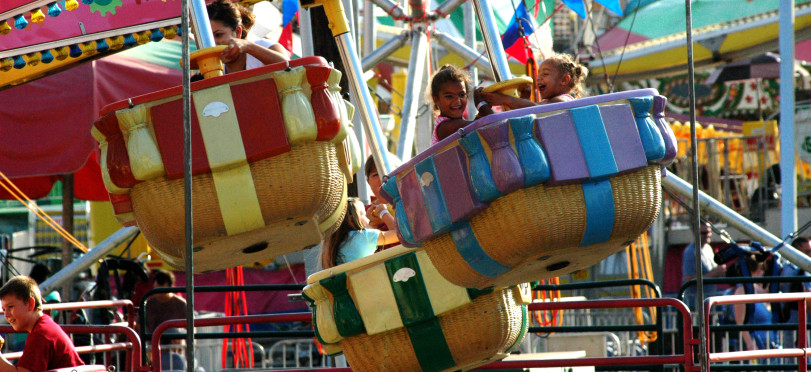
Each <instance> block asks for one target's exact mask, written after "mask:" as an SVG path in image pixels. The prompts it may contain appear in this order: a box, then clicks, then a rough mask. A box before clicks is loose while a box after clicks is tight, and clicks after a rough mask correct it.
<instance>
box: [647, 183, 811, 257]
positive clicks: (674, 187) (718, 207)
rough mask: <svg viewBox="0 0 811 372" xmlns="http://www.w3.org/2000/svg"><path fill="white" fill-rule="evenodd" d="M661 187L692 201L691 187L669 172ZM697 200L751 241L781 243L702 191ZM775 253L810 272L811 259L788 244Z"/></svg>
mask: <svg viewBox="0 0 811 372" xmlns="http://www.w3.org/2000/svg"><path fill="white" fill-rule="evenodd" d="M662 186H663V187H666V188H667V189H668V190H671V191H673V192H675V193H677V194H679V195H680V196H682V197H684V198H687V199H690V200H693V187H692V186H691V185H690V184H689V183H687V182H686V181H684V180H683V179H681V178H679V176H677V175H675V174H673V173H671V172H670V171H668V172H667V177H664V178H662ZM698 200H699V203H700V204H701V207H702V208H703V209H704V210H706V211H707V212H708V213H710V214H712V215H714V216H716V217H718V218H719V219H721V221H724V222H726V223H727V224H729V226H732V227H734V228H736V229H738V230H739V231H741V232H742V233H744V234H746V235H747V236H749V237H750V238H752V240H756V241H760V242H761V243H763V245H766V246H772V247H776V246H777V245H778V244H780V243H782V239H780V238H778V237H777V236H774V235H772V233H770V232H768V231H766V229H764V228H762V227H761V226H760V225H758V224H756V223H754V222H752V221H749V220H748V219H747V218H746V217H743V216H741V215H740V214H738V213H737V212H735V211H733V210H732V209H729V207H727V206H726V205H724V204H723V203H721V202H719V201H718V200H715V199H713V198H712V197H711V196H709V195H707V194H706V193H704V192H703V191H699V192H698ZM777 252H778V253H780V255H781V256H783V258H785V259H786V260H788V261H789V262H791V263H793V264H795V265H797V266H799V267H800V268H802V269H803V270H805V271H807V272H811V257H808V256H806V255H805V254H803V253H802V252H800V251H798V250H797V249H796V248H794V247H792V246H791V245H790V244H785V245H783V246H782V247H781V248H780V249H779V250H778V251H777Z"/></svg>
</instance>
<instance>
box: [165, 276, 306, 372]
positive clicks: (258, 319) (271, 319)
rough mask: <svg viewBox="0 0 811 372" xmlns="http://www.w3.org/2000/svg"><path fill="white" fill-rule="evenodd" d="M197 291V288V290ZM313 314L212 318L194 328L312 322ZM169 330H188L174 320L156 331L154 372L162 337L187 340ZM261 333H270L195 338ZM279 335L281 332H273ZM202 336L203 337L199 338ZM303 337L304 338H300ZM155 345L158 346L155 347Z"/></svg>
mask: <svg viewBox="0 0 811 372" xmlns="http://www.w3.org/2000/svg"><path fill="white" fill-rule="evenodd" d="M195 290H197V288H195ZM312 319H313V318H312V314H311V313H309V312H308V313H290V314H270V315H243V316H226V317H222V318H211V319H195V320H194V326H195V327H210V326H220V325H235V324H255V323H278V322H307V323H310V322H312ZM169 328H187V324H186V320H185V319H174V320H167V321H165V322H163V323H161V324H160V325H158V327H157V328H155V331H154V332H152V340H151V342H152V345H153V347H152V370H153V371H154V372H159V371H160V370H161V358H160V352H161V346H160V340H161V337H166V338H170V339H185V337H186V336H185V335H182V334H174V335H166V336H164V335H163V332H165V331H166V330H167V329H169ZM255 333H260V334H265V333H269V332H233V333H210V334H201V335H198V334H195V335H194V338H195V339H198V338H214V337H217V336H218V337H220V338H225V337H227V338H247V337H251V336H252V334H255ZM273 333H279V332H273ZM283 333H285V334H290V333H292V332H283ZM297 333H305V332H297ZM306 333H308V335H307V337H314V335H315V333H314V332H313V331H309V332H306ZM198 336H202V337H198ZM298 337H302V336H298ZM154 345H158V346H157V347H155V346H154Z"/></svg>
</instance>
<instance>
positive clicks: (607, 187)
mask: <svg viewBox="0 0 811 372" xmlns="http://www.w3.org/2000/svg"><path fill="white" fill-rule="evenodd" d="M582 187H583V197H584V199H585V202H586V231H585V232H584V233H583V239H582V240H581V241H580V246H581V247H582V246H587V245H592V244H597V243H602V242H605V241H608V239H609V238H611V233H612V232H613V231H614V193H613V192H612V190H611V181H608V180H605V181H600V182H585V183H583V184H582Z"/></svg>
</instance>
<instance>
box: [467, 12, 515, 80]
mask: <svg viewBox="0 0 811 372" xmlns="http://www.w3.org/2000/svg"><path fill="white" fill-rule="evenodd" d="M473 7H474V8H475V9H476V18H477V19H478V20H479V29H480V30H481V32H482V40H483V41H484V48H485V49H487V55H488V56H489V57H490V63H491V65H492V69H493V76H494V77H495V80H496V82H499V81H504V80H510V79H512V73H511V72H510V67H509V66H508V65H507V55H506V54H505V53H504V46H502V45H501V36H500V35H499V34H498V27H497V26H496V17H495V16H494V15H493V7H492V6H490V1H489V0H473Z"/></svg>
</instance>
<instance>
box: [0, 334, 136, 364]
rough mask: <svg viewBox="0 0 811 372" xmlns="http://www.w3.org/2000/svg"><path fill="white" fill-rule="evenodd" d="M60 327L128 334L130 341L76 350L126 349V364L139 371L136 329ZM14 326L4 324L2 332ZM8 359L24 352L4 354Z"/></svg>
mask: <svg viewBox="0 0 811 372" xmlns="http://www.w3.org/2000/svg"><path fill="white" fill-rule="evenodd" d="M60 327H62V329H63V330H64V331H65V333H68V334H71V333H87V334H93V333H101V334H106V335H113V334H124V335H126V336H127V339H128V340H129V341H128V342H119V343H115V344H106V345H93V346H79V347H77V348H76V351H78V352H79V353H91V352H97V351H116V350H126V351H127V358H126V362H125V363H126V365H128V366H130V367H131V368H132V369H130V371H137V370H139V368H140V362H141V338H140V337H139V336H138V333H137V332H135V330H134V329H132V328H131V327H128V326H120V325H70V324H60ZM15 332H16V331H14V328H12V327H11V326H10V325H3V326H0V333H15ZM3 356H5V357H6V358H7V359H18V358H20V356H22V352H17V353H6V354H3Z"/></svg>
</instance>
